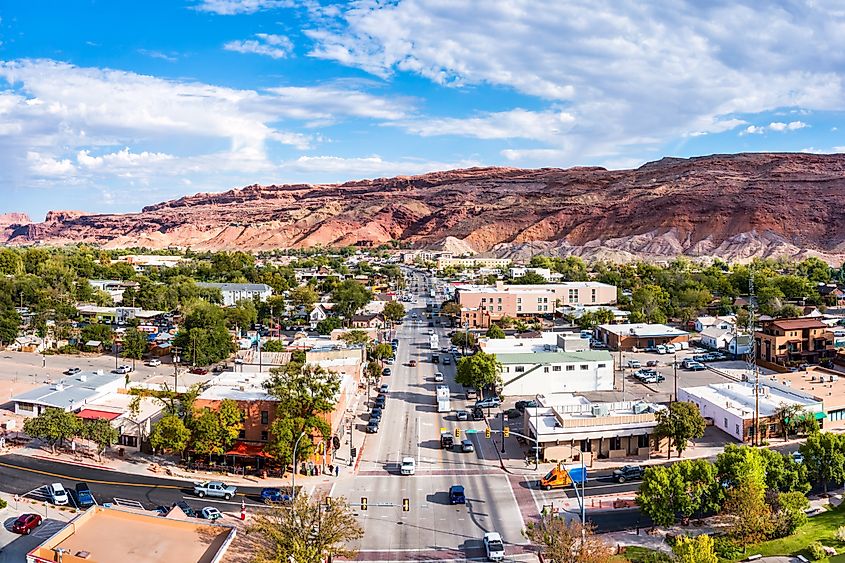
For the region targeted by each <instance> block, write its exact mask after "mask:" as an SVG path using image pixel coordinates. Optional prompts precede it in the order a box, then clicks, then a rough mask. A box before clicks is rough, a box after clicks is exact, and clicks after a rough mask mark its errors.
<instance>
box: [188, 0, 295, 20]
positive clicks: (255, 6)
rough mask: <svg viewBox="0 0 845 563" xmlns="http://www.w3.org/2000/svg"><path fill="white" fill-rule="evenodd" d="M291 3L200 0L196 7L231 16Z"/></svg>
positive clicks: (285, 1)
mask: <svg viewBox="0 0 845 563" xmlns="http://www.w3.org/2000/svg"><path fill="white" fill-rule="evenodd" d="M293 5H294V2H293V0H202V2H200V4H198V5H197V6H196V9H197V10H199V11H201V12H211V13H213V14H218V15H221V16H233V15H236V14H254V13H255V12H261V11H264V10H274V9H276V8H290V7H292V6H293Z"/></svg>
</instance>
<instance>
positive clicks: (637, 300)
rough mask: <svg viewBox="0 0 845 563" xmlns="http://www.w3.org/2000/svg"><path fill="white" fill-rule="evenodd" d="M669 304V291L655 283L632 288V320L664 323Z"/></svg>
mask: <svg viewBox="0 0 845 563" xmlns="http://www.w3.org/2000/svg"><path fill="white" fill-rule="evenodd" d="M668 306H669V293H667V292H666V290H665V289H663V288H662V287H660V286H659V285H655V284H646V285H642V286H639V287H637V288H635V289H634V291H633V294H632V295H631V312H632V313H635V315H632V317H636V318H637V320H634V319H632V320H634V322H640V320H641V321H644V322H649V323H665V322H666V321H667V314H666V310H667V308H668Z"/></svg>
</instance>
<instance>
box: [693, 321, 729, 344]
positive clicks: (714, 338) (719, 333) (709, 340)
mask: <svg viewBox="0 0 845 563" xmlns="http://www.w3.org/2000/svg"><path fill="white" fill-rule="evenodd" d="M732 337H733V334H732V332H731V330H730V329H727V330H726V329H722V328H719V327H718V326H716V325H713V326H708V327H707V328H705V329H704V330H702V331H701V335H700V338H701V344H702V345H703V346H705V347H707V348H710V349H711V350H722V349H724V348H727V347H728V342H730V341H731V340H732Z"/></svg>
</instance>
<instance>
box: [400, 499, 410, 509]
mask: <svg viewBox="0 0 845 563" xmlns="http://www.w3.org/2000/svg"><path fill="white" fill-rule="evenodd" d="M409 510H411V499H408V498H403V499H402V512H408V511H409Z"/></svg>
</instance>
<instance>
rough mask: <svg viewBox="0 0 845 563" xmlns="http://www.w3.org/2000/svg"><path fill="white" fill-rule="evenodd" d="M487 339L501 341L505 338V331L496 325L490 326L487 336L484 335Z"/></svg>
mask: <svg viewBox="0 0 845 563" xmlns="http://www.w3.org/2000/svg"><path fill="white" fill-rule="evenodd" d="M485 336H486V337H487V338H495V339H502V338H504V337H505V331H504V330H502V329H501V328H499V326H498V325H490V328H488V329H487V334H485Z"/></svg>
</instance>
